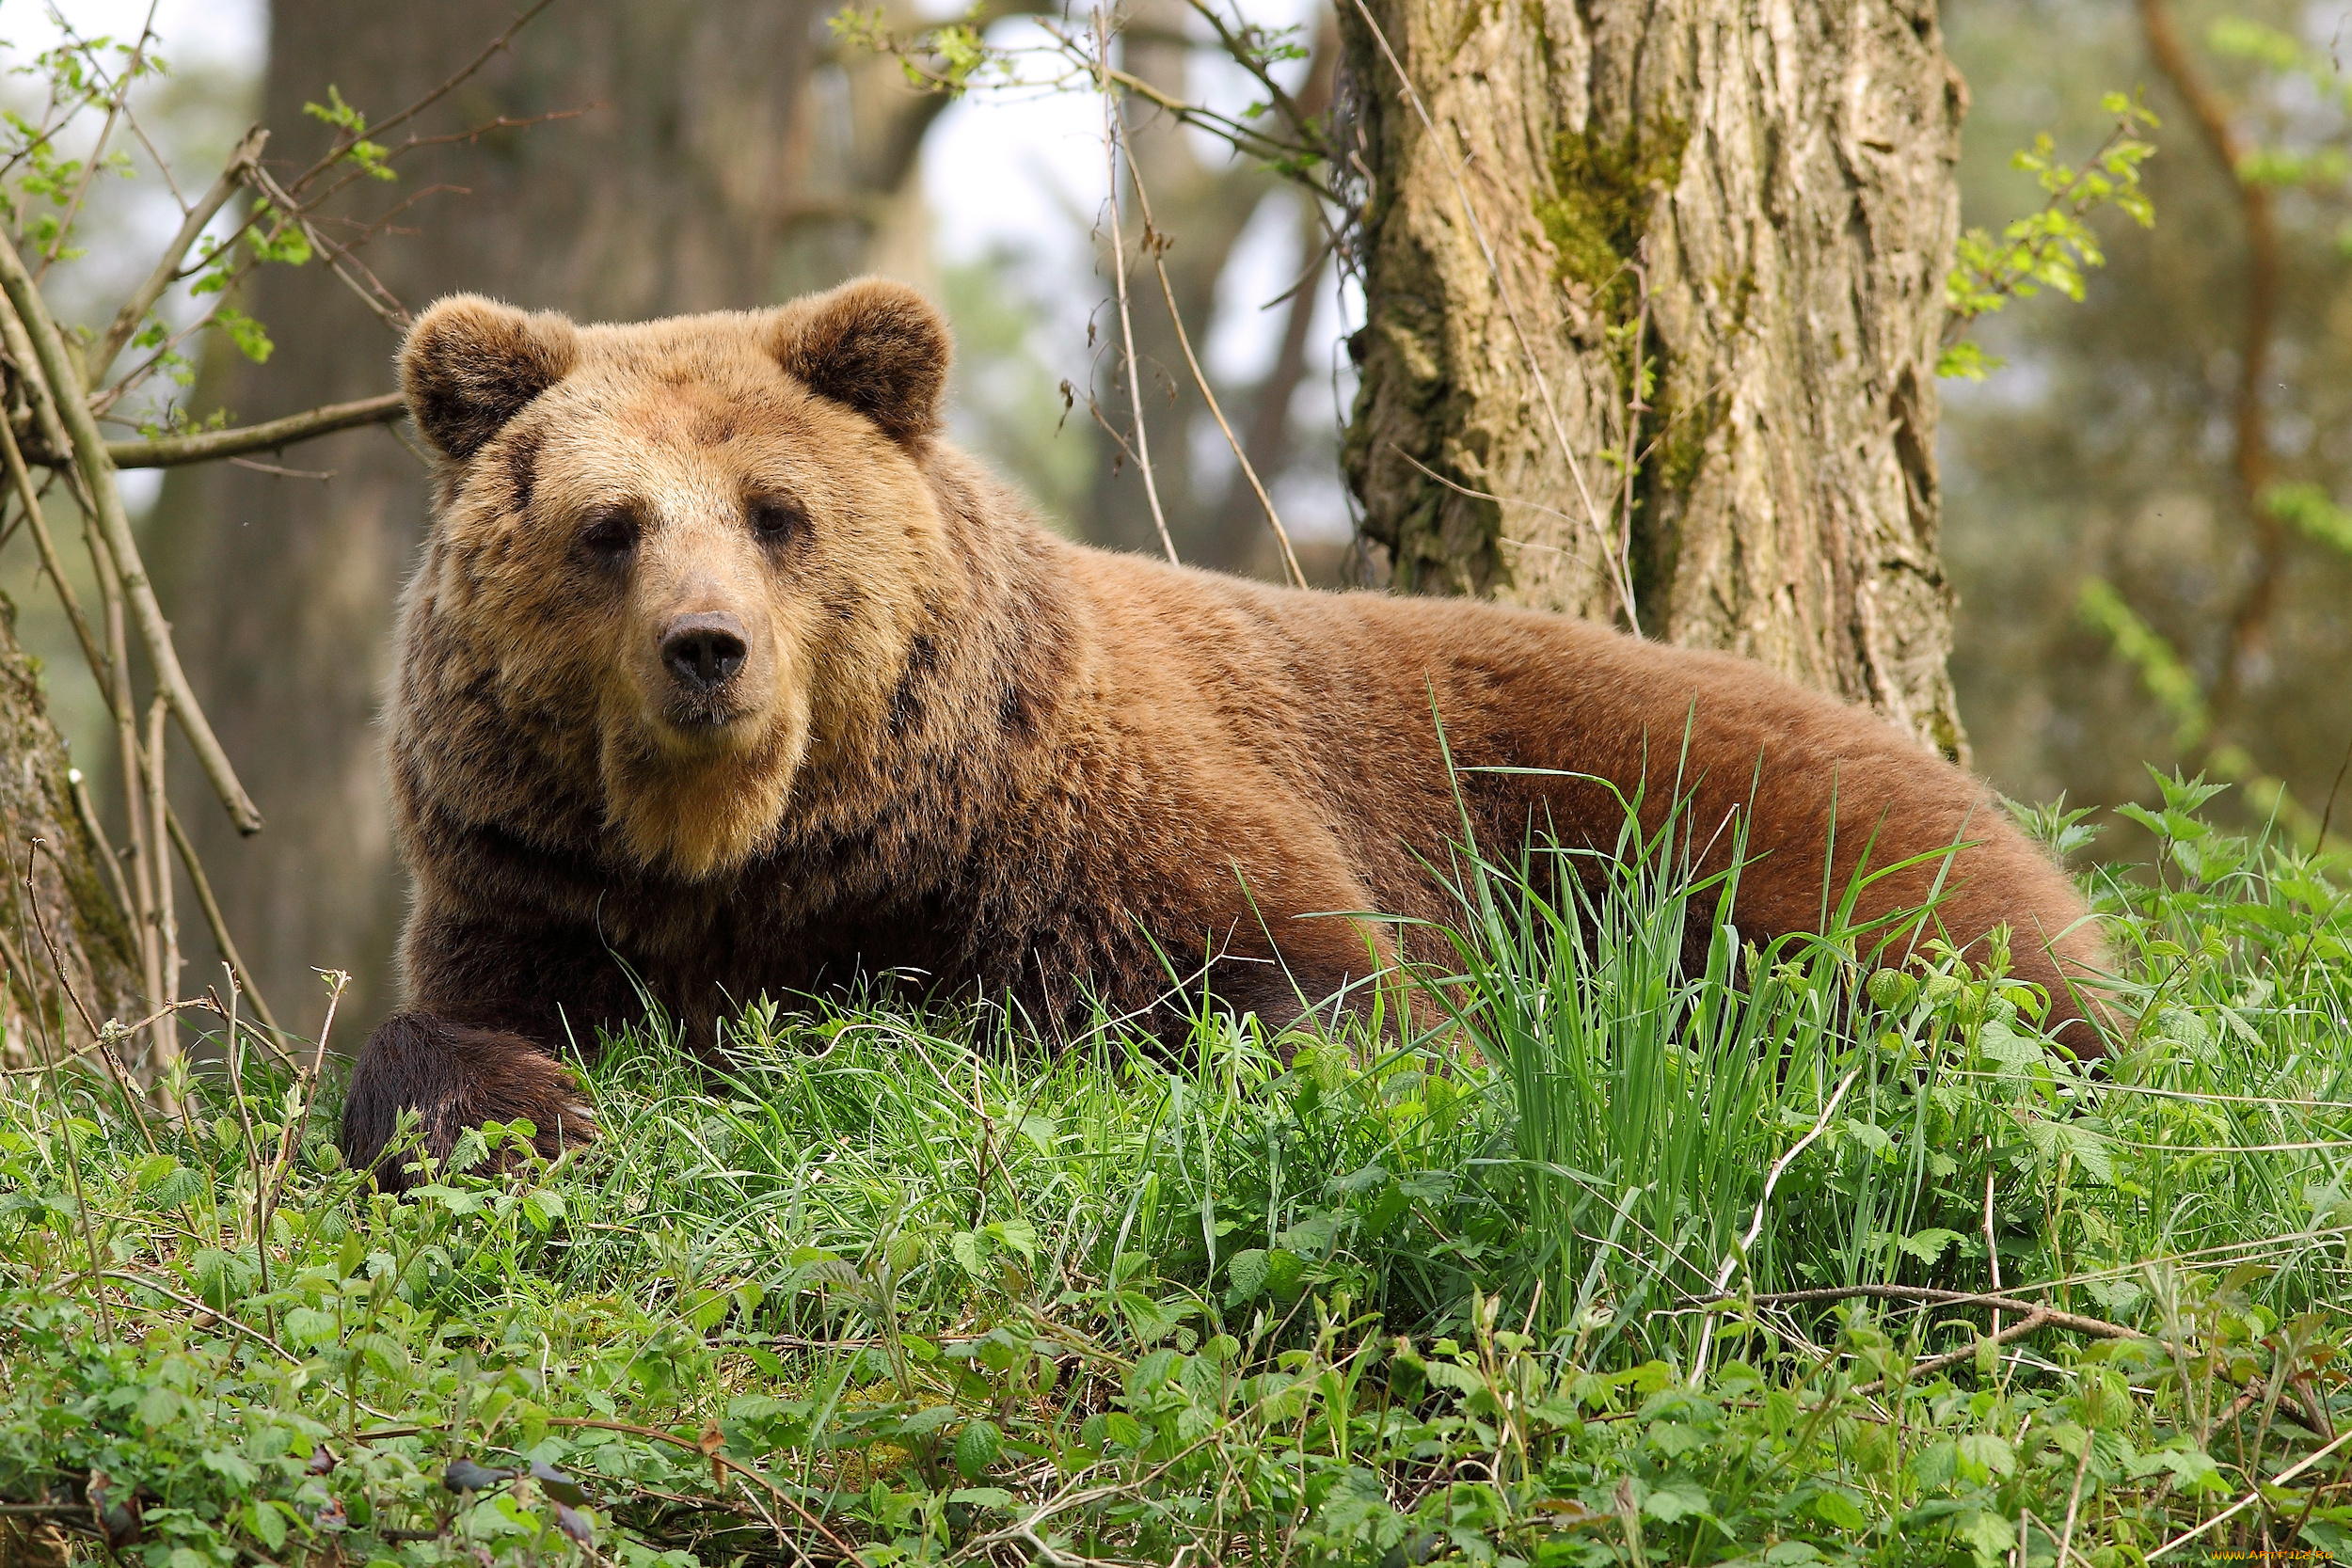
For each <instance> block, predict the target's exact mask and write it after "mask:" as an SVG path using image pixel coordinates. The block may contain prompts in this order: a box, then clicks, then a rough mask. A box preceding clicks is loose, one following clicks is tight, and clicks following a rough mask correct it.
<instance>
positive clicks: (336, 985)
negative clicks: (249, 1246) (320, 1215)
mask: <svg viewBox="0 0 2352 1568" xmlns="http://www.w3.org/2000/svg"><path fill="white" fill-rule="evenodd" d="M235 973H236V970H235V966H234V965H231V966H230V974H232V975H233V974H235ZM327 984H328V985H329V986H330V987H331V988H332V989H331V990H329V991H328V993H327V997H326V1022H324V1023H322V1024H320V1025H319V1039H318V1045H317V1046H316V1047H315V1048H314V1049H313V1050H312V1051H311V1053H310V1066H309V1067H306V1068H304V1069H302V1070H301V1071H300V1072H298V1073H296V1074H295V1075H294V1104H295V1109H294V1111H292V1112H291V1113H290V1114H289V1115H288V1116H287V1117H286V1125H285V1126H284V1127H283V1128H281V1129H280V1130H279V1132H278V1158H277V1159H275V1160H273V1161H271V1162H270V1169H269V1176H268V1179H267V1180H264V1181H263V1182H262V1234H263V1235H267V1234H268V1233H269V1216H270V1214H271V1212H273V1211H274V1210H276V1208H277V1207H278V1189H279V1188H280V1187H282V1186H284V1185H285V1181H286V1172H287V1171H288V1170H289V1169H290V1168H291V1167H292V1166H293V1164H294V1136H295V1134H296V1133H297V1132H300V1131H301V1130H302V1129H303V1128H304V1127H306V1126H308V1125H309V1124H310V1097H311V1095H312V1094H313V1093H314V1092H315V1091H316V1089H317V1087H318V1081H319V1071H320V1069H322V1068H324V1067H325V1066H326V1037H327V1036H328V1035H329V1034H331V1033H333V1032H334V1028H335V1008H336V1007H337V1006H339V1005H340V1004H341V1003H342V999H343V990H344V988H345V987H347V986H349V985H350V984H351V976H350V975H349V974H344V973H343V972H342V970H336V971H335V972H334V973H333V974H331V975H330V977H329V978H328V981H327ZM254 1000H256V1001H257V1002H258V1000H259V999H258V998H255V999H254ZM247 1027H250V1025H247ZM271 1027H272V1028H276V1027H277V1025H275V1024H272V1025H271Z"/></svg>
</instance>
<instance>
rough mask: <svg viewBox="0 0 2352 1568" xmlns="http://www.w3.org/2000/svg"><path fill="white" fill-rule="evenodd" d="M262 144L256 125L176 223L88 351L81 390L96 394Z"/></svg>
mask: <svg viewBox="0 0 2352 1568" xmlns="http://www.w3.org/2000/svg"><path fill="white" fill-rule="evenodd" d="M267 140H269V133H268V132H267V131H264V130H262V128H261V127H260V126H258V125H257V126H255V127H254V128H253V129H251V130H250V131H247V132H246V134H245V139H244V140H243V141H240V142H239V143H237V146H236V150H234V151H232V152H230V154H229V164H228V166H227V167H225V168H223V169H222V170H221V171H220V178H219V179H217V180H215V181H214V182H213V185H212V188H211V189H210V190H208V191H206V192H205V193H204V195H203V197H202V198H199V200H198V202H197V204H196V205H195V206H193V207H191V208H189V209H188V214H187V216H186V218H185V219H183V221H182V222H181V225H180V232H178V233H177V234H174V235H173V236H172V237H171V244H169V245H166V246H165V247H164V254H163V258H162V260H160V261H157V262H156V263H155V270H154V271H153V272H151V273H149V274H148V275H147V281H146V282H144V283H142V284H140V285H139V289H138V293H135V294H133V295H132V296H131V297H130V298H129V299H127V300H124V301H123V302H122V309H119V310H118V311H116V312H115V319H114V323H113V325H110V326H108V327H107V328H106V335H105V337H103V338H102V339H100V340H99V343H98V347H97V348H96V349H94V350H93V351H92V352H91V354H90V356H89V369H88V372H87V374H86V375H85V377H84V379H83V385H84V386H85V387H87V388H89V389H90V390H91V391H96V390H97V389H98V387H99V384H100V383H102V382H103V381H104V380H105V379H106V372H107V371H109V370H111V369H112V368H113V367H114V362H115V359H116V358H117V356H119V355H120V354H121V353H122V347H123V345H124V344H125V343H128V342H129V341H131V338H132V335H133V334H134V333H135V332H137V331H138V329H139V323H141V322H143V321H145V320H146V319H147V312H148V311H149V310H150V309H152V308H153V307H154V304H155V302H156V301H157V300H159V299H161V298H162V297H163V296H164V291H165V290H166V289H168V288H170V287H171V285H172V283H173V281H174V280H175V279H176V278H178V277H179V276H180V263H181V262H182V261H184V260H186V258H187V254H188V248H189V247H190V246H191V245H195V244H196V242H197V239H198V237H199V235H201V234H202V233H203V232H204V227H205V225H207V224H209V223H211V222H212V221H213V218H214V216H215V214H217V213H219V211H220V210H221V208H223V207H225V206H227V205H228V203H229V198H230V197H231V196H233V195H235V194H236V190H237V187H238V186H239V185H241V184H243V183H244V182H245V176H246V170H248V169H250V168H252V167H253V166H255V165H256V164H257V163H259V162H260V161H261V156H262V143H263V142H266V141H267Z"/></svg>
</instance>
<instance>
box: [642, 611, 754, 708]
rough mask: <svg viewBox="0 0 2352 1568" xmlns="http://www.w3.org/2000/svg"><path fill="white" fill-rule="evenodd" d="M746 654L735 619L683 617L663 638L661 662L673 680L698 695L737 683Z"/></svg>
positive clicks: (665, 632) (675, 622)
mask: <svg viewBox="0 0 2352 1568" xmlns="http://www.w3.org/2000/svg"><path fill="white" fill-rule="evenodd" d="M747 651H748V650H747V649H746V646H745V644H744V641H743V628H742V627H741V626H739V625H738V624H737V622H736V619H735V617H734V616H732V615H681V616H679V617H678V618H677V619H676V620H675V621H673V622H671V623H670V625H669V628H668V629H667V630H665V631H664V632H662V634H661V662H662V663H663V664H664V665H666V666H668V668H669V671H670V676H671V678H672V679H674V680H675V681H676V682H677V683H678V685H680V686H682V687H684V688H685V689H687V690H689V691H691V692H696V693H701V692H706V691H715V690H717V689H719V688H720V687H723V686H724V685H726V683H727V682H728V681H730V680H732V679H734V678H735V673H736V672H737V671H738V670H740V669H741V668H743V656H744V654H745V653H746V652H747Z"/></svg>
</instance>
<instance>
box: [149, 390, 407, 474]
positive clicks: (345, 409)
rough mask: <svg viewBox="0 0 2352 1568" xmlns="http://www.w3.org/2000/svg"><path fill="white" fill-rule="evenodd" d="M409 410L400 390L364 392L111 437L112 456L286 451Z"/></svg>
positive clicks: (158, 461)
mask: <svg viewBox="0 0 2352 1568" xmlns="http://www.w3.org/2000/svg"><path fill="white" fill-rule="evenodd" d="M407 412H408V404H407V402H406V401H405V399H404V398H402V396H401V395H400V394H399V393H398V392H386V393H384V394H382V395H381V396H379V397H372V398H361V399H360V400H359V401H358V402H357V403H335V404H327V405H326V407H324V408H313V409H310V411H309V412H307V413H302V414H289V415H287V416H286V417H285V418H284V419H282V420H267V421H266V422H264V423H262V424H249V425H241V426H239V427H238V428H236V429H234V430H209V431H204V432H201V433H199V434H198V435H194V436H159V437H157V438H156V439H154V440H152V441H109V442H107V443H106V456H107V458H108V459H109V460H110V461H111V462H112V463H113V464H114V466H115V467H118V468H178V467H185V466H186V465H188V464H190V463H212V462H216V461H218V460H219V459H221V458H224V457H243V456H245V455H246V453H248V452H256V451H283V450H284V449H285V448H287V447H291V446H294V445H295V444H297V443H299V442H303V441H312V440H316V439H317V438H318V437H320V436H332V435H334V434H335V433H336V432H337V431H339V430H350V429H352V428H354V427H356V426H358V425H368V424H387V423H389V422H390V421H391V420H397V419H399V418H400V417H401V416H402V415H404V414H405V413H407Z"/></svg>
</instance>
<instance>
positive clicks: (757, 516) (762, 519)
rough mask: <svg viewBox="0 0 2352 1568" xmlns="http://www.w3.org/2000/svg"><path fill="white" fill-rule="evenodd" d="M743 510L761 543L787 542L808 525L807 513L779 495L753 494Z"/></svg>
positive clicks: (775, 543) (778, 543)
mask: <svg viewBox="0 0 2352 1568" xmlns="http://www.w3.org/2000/svg"><path fill="white" fill-rule="evenodd" d="M745 510H746V511H747V512H749V514H750V515H751V521H752V532H753V533H755V534H756V535H757V536H758V538H759V542H760V543H761V544H763V545H783V544H788V543H790V542H791V541H792V540H794V539H797V538H798V537H800V535H801V533H802V532H803V531H804V530H806V529H807V527H808V514H807V513H805V512H803V511H802V510H801V509H800V508H799V507H798V506H796V505H794V504H793V503H792V502H791V501H788V500H786V499H784V498H783V497H781V496H754V497H753V498H752V499H751V501H750V503H749V504H748V505H747V507H746V508H745Z"/></svg>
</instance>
